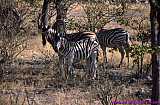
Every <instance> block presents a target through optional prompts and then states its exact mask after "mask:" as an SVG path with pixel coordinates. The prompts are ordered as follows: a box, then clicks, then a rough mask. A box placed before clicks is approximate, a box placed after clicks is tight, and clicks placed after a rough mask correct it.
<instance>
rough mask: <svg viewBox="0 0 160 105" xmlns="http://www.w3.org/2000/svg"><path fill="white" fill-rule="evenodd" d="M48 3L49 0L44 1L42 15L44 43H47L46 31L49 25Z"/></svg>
mask: <svg viewBox="0 0 160 105" xmlns="http://www.w3.org/2000/svg"><path fill="white" fill-rule="evenodd" d="M48 5H49V0H44V1H43V7H42V17H41V26H40V27H41V28H42V29H41V30H42V43H43V45H45V44H46V39H45V33H44V32H45V31H46V28H47V27H48Z"/></svg>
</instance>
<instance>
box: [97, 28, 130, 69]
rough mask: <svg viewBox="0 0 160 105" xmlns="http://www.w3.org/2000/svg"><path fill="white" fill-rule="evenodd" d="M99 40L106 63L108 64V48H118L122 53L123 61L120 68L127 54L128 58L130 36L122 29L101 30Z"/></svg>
mask: <svg viewBox="0 0 160 105" xmlns="http://www.w3.org/2000/svg"><path fill="white" fill-rule="evenodd" d="M97 38H98V41H99V44H100V46H101V48H102V50H103V55H104V63H106V62H108V59H107V52H106V50H107V47H109V48H118V49H119V52H120V53H121V60H120V64H119V66H120V65H121V64H122V62H123V59H124V55H125V52H126V54H127V56H128V50H127V49H128V48H129V34H128V32H126V31H125V30H124V29H122V28H115V29H110V30H106V29H101V30H100V31H99V32H98V33H97Z"/></svg>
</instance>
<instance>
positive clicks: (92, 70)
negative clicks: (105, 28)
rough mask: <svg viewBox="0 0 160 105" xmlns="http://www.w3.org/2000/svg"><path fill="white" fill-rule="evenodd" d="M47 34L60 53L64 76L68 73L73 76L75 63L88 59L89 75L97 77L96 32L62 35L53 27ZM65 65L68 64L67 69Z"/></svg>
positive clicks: (97, 45) (61, 68)
mask: <svg viewBox="0 0 160 105" xmlns="http://www.w3.org/2000/svg"><path fill="white" fill-rule="evenodd" d="M45 36H46V39H47V41H48V42H49V43H50V44H51V45H52V47H53V49H54V50H55V52H57V53H58V56H59V64H60V72H61V73H62V76H63V77H65V78H66V77H67V75H66V74H68V73H69V76H72V74H73V72H74V68H73V64H74V63H77V62H79V61H80V60H86V65H87V69H88V73H89V74H91V75H88V76H89V77H91V78H92V79H94V78H96V68H97V55H98V50H99V43H98V42H97V41H98V40H97V38H96V34H95V33H93V32H78V33H72V34H65V35H63V36H61V35H60V34H59V33H55V32H54V30H53V29H52V28H49V29H48V30H47V31H46V34H45ZM65 66H67V70H66V71H65V69H64V67H65Z"/></svg>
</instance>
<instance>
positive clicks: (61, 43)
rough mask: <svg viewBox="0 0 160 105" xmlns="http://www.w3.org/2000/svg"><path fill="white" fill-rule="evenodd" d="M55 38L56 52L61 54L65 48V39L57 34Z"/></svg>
mask: <svg viewBox="0 0 160 105" xmlns="http://www.w3.org/2000/svg"><path fill="white" fill-rule="evenodd" d="M56 37H57V43H56V46H57V50H58V51H59V52H61V51H62V50H63V49H64V48H65V44H66V42H67V39H66V38H65V37H64V36H63V35H61V34H59V33H58V34H57V35H56Z"/></svg>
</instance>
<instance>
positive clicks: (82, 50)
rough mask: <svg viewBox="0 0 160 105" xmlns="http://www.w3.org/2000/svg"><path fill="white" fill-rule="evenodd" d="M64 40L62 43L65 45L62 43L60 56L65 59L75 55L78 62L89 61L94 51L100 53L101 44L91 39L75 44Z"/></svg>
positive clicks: (59, 47)
mask: <svg viewBox="0 0 160 105" xmlns="http://www.w3.org/2000/svg"><path fill="white" fill-rule="evenodd" d="M62 40H63V41H62ZM62 40H61V42H63V43H61V42H60V44H61V45H59V46H58V49H59V54H60V55H63V56H64V57H67V56H69V55H70V54H73V55H74V59H75V60H76V61H77V60H78V61H79V60H82V59H87V58H88V57H89V56H90V54H91V53H92V52H93V51H98V49H99V43H98V42H97V41H96V40H91V39H90V38H86V39H81V40H79V41H74V42H73V41H70V40H67V39H66V38H62Z"/></svg>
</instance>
